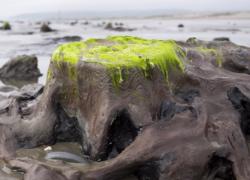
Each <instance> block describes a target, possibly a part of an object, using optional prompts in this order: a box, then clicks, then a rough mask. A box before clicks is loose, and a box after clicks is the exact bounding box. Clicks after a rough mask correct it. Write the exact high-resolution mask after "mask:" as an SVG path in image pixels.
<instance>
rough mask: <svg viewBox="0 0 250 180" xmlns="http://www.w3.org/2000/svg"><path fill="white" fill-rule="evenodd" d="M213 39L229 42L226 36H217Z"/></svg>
mask: <svg viewBox="0 0 250 180" xmlns="http://www.w3.org/2000/svg"><path fill="white" fill-rule="evenodd" d="M214 41H225V42H230V39H229V38H228V37H217V38H214Z"/></svg>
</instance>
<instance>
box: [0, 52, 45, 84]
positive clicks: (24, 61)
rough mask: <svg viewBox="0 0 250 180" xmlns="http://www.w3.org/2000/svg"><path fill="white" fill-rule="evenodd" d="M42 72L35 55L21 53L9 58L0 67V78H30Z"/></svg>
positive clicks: (36, 76)
mask: <svg viewBox="0 0 250 180" xmlns="http://www.w3.org/2000/svg"><path fill="white" fill-rule="evenodd" d="M41 75H42V74H41V73H40V71H39V69H38V67H37V57H36V56H34V55H32V56H27V55H22V56H17V57H16V58H13V59H11V60H10V61H9V62H7V63H6V64H5V65H4V66H3V67H2V68H0V78H2V79H19V80H30V79H34V78H38V77H39V76H41Z"/></svg>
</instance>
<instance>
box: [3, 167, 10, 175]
mask: <svg viewBox="0 0 250 180" xmlns="http://www.w3.org/2000/svg"><path fill="white" fill-rule="evenodd" d="M2 171H3V172H5V173H6V174H11V169H10V168H8V167H7V166H4V167H3V168H2Z"/></svg>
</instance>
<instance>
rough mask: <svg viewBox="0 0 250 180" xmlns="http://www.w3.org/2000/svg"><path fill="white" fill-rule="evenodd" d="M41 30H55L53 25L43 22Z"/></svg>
mask: <svg viewBox="0 0 250 180" xmlns="http://www.w3.org/2000/svg"><path fill="white" fill-rule="evenodd" d="M40 31H41V32H53V31H55V30H53V29H52V28H51V27H49V25H48V24H47V23H43V24H42V26H41V28H40Z"/></svg>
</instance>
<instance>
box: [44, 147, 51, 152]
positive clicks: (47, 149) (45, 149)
mask: <svg viewBox="0 0 250 180" xmlns="http://www.w3.org/2000/svg"><path fill="white" fill-rule="evenodd" d="M44 151H52V147H51V146H48V147H46V148H44Z"/></svg>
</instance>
